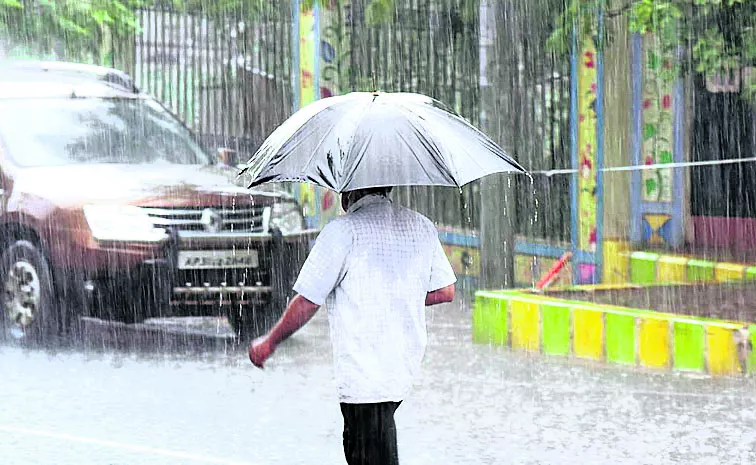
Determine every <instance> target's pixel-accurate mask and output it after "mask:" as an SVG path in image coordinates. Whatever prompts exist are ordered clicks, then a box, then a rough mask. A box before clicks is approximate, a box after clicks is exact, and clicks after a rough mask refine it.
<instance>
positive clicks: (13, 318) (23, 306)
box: [0, 239, 66, 340]
mask: <svg viewBox="0 0 756 465" xmlns="http://www.w3.org/2000/svg"><path fill="white" fill-rule="evenodd" d="M52 276H53V275H52V269H51V267H50V264H49V262H48V261H47V258H46V257H45V255H44V253H43V252H42V250H41V249H40V248H39V247H38V246H37V245H36V244H34V243H33V242H31V241H28V240H23V239H18V240H13V241H11V242H10V243H9V244H7V245H6V247H5V249H4V250H3V251H2V257H0V309H1V310H2V314H1V315H0V321H1V322H2V325H3V326H4V329H5V330H6V331H13V332H14V333H15V334H16V335H18V336H21V337H23V338H28V337H31V338H33V339H38V340H43V339H48V338H50V337H56V336H59V335H61V334H62V333H63V332H64V330H65V320H66V318H65V315H64V314H65V313H66V312H65V309H63V310H61V309H60V308H59V306H58V302H56V300H57V299H56V298H55V291H54V284H53V277H52ZM64 307H65V306H64Z"/></svg>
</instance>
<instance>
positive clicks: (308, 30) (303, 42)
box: [297, 2, 341, 229]
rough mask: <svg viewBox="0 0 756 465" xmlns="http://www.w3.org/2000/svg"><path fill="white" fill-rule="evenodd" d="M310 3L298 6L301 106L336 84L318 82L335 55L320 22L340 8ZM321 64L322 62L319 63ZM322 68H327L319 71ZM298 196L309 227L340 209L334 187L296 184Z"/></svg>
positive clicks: (333, 17) (335, 18) (319, 225)
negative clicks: (321, 32) (332, 189)
mask: <svg viewBox="0 0 756 465" xmlns="http://www.w3.org/2000/svg"><path fill="white" fill-rule="evenodd" d="M319 5H320V3H317V2H315V3H312V5H311V6H307V5H304V2H300V7H299V21H298V22H299V27H298V31H297V32H298V35H299V87H298V89H299V107H300V108H302V107H304V106H306V105H308V104H310V103H312V102H314V101H315V100H317V99H319V98H323V97H330V96H332V95H334V94H335V93H336V92H335V88H334V87H335V84H336V82H334V81H333V80H328V81H326V82H325V83H324V84H325V85H324V86H321V85H320V83H321V79H322V77H323V76H329V75H330V73H329V72H328V71H327V70H328V69H329V67H331V66H333V64H334V59H335V52H334V53H330V52H331V51H333V50H334V44H333V43H331V42H328V41H332V42H334V43H335V41H334V38H333V36H330V37H329V38H326V39H325V40H323V41H321V34H320V29H321V23H322V22H323V21H326V28H325V29H326V30H329V25H330V23H331V22H337V21H338V19H339V18H338V15H339V12H338V10H337V9H336V8H335V2H322V8H319ZM323 10H325V11H323ZM322 65H324V66H322ZM324 68H325V70H326V72H322V71H321V70H323V69H324ZM298 188H299V191H298V192H297V194H298V195H297V197H298V198H299V201H300V202H301V204H302V206H303V210H304V214H305V221H306V222H307V226H308V227H309V228H317V229H322V228H323V226H325V225H326V223H328V221H330V220H331V219H333V218H334V217H336V216H337V215H338V214H339V213H340V211H341V209H340V206H339V204H340V202H339V198H338V195H337V194H335V193H334V192H333V191H330V190H328V189H324V188H321V187H315V186H313V185H310V184H306V183H301V184H299V187H298Z"/></svg>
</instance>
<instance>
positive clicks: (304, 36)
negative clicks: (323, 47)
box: [299, 2, 319, 108]
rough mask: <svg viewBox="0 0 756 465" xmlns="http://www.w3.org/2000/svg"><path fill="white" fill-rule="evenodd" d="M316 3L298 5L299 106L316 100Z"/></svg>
mask: <svg viewBox="0 0 756 465" xmlns="http://www.w3.org/2000/svg"><path fill="white" fill-rule="evenodd" d="M317 14H318V12H317V7H316V5H311V6H307V5H305V4H304V3H303V2H300V6H299V108H302V107H305V106H307V105H309V104H310V103H312V102H314V101H315V100H317V98H318V96H317V93H316V88H315V85H316V79H315V74H316V73H317V68H316V66H315V61H316V59H317V57H316V56H315V53H316V49H317V47H316V45H317V40H318V35H319V34H318V31H317V26H318V25H317V17H316V15H317Z"/></svg>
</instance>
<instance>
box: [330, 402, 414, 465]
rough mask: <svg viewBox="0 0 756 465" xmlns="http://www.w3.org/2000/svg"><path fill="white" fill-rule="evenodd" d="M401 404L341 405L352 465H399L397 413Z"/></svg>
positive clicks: (347, 458)
mask: <svg viewBox="0 0 756 465" xmlns="http://www.w3.org/2000/svg"><path fill="white" fill-rule="evenodd" d="M399 404H401V402H380V403H377V404H341V414H342V415H343V416H344V456H345V457H346V461H347V463H348V464H349V465H399V453H398V449H397V446H396V424H395V423H394V412H396V409H397V408H399Z"/></svg>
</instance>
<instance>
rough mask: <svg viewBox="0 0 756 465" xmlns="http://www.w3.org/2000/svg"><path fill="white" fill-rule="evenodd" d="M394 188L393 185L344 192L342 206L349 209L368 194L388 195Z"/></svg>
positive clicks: (345, 209)
mask: <svg viewBox="0 0 756 465" xmlns="http://www.w3.org/2000/svg"><path fill="white" fill-rule="evenodd" d="M393 189H394V188H393V187H371V188H370V189H357V190H354V191H347V192H343V193H342V194H341V208H343V209H344V211H347V210H349V207H351V206H352V205H354V204H355V202H357V201H358V200H360V199H361V198H363V197H365V196H366V195H382V196H384V197H388V196H389V194H391V191H392V190H393Z"/></svg>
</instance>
